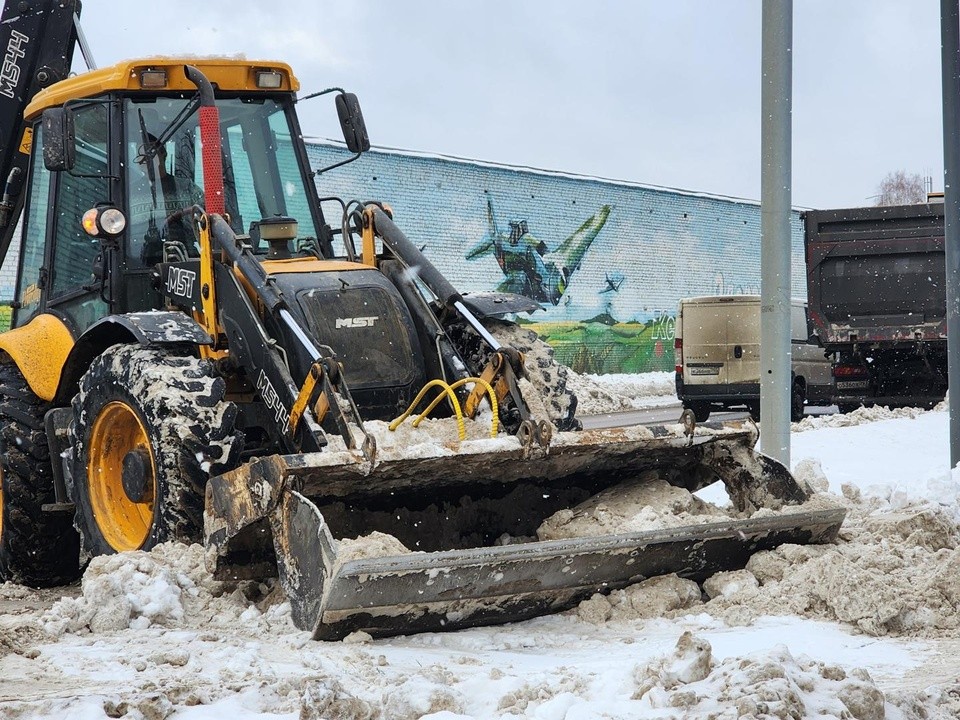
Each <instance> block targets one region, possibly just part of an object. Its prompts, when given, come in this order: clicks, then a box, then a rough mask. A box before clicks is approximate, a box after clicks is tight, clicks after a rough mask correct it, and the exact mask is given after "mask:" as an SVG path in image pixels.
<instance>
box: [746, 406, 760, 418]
mask: <svg viewBox="0 0 960 720" xmlns="http://www.w3.org/2000/svg"><path fill="white" fill-rule="evenodd" d="M747 412H749V413H750V417H751V418H753V421H754V422H760V403H758V402H751V403H747Z"/></svg>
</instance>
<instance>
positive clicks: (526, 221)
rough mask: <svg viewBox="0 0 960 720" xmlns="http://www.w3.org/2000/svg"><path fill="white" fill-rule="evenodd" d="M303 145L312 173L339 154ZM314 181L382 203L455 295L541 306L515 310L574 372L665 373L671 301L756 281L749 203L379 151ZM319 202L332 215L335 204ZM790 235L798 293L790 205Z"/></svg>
mask: <svg viewBox="0 0 960 720" xmlns="http://www.w3.org/2000/svg"><path fill="white" fill-rule="evenodd" d="M308 151H309V156H310V159H311V163H312V164H313V166H314V167H318V168H319V167H324V166H327V165H330V164H332V163H334V162H337V161H339V160H342V159H344V158H345V156H346V155H345V152H344V150H343V149H342V148H341V147H338V146H334V145H327V144H311V145H310V146H309V147H308ZM558 164H562V158H559V159H558ZM317 188H318V191H319V194H320V197H328V196H331V195H338V196H340V197H344V198H363V199H375V200H382V201H384V202H387V203H389V204H390V205H391V207H392V208H393V211H394V221H395V222H396V223H397V225H398V226H399V227H400V228H401V229H402V230H403V231H404V233H406V235H407V236H408V237H409V238H410V239H411V240H412V241H413V242H415V243H416V244H417V245H418V246H420V247H424V248H425V252H426V254H427V256H428V257H429V258H430V260H431V262H433V263H434V264H435V265H436V266H437V268H438V269H439V270H440V271H441V272H442V273H444V274H445V275H446V276H447V277H448V278H449V279H450V281H451V282H452V283H453V284H454V285H455V286H456V287H457V288H458V289H459V290H460V291H461V292H464V293H470V292H480V291H489V290H501V291H509V292H517V293H521V294H524V295H526V296H528V297H530V298H533V299H534V300H536V301H537V302H538V303H539V304H540V307H541V309H540V310H537V311H536V312H534V313H533V314H531V315H521V316H519V317H517V318H515V319H516V320H517V321H518V322H520V323H524V324H526V325H527V326H528V327H529V328H530V329H532V330H534V331H536V332H537V333H538V334H539V335H540V336H541V337H543V338H544V339H545V340H546V341H547V342H549V343H550V344H551V345H552V346H553V347H554V349H555V352H556V355H557V358H558V359H559V360H560V361H561V362H563V363H565V364H567V365H570V366H571V367H573V369H574V370H577V371H578V372H587V373H621V372H624V373H637V372H648V371H651V370H664V371H670V370H673V367H674V358H673V335H674V329H675V325H676V313H677V305H678V303H679V300H680V298H682V297H689V296H691V295H714V294H728V293H732V292H751V291H756V289H757V288H759V285H760V206H759V203H757V202H754V201H749V200H739V199H735V198H725V197H717V196H711V195H705V194H702V193H694V192H684V191H680V190H671V189H667V188H658V187H651V186H644V185H639V184H635V183H626V182H613V181H609V180H600V179H596V178H586V177H579V176H572V175H567V174H562V173H556V172H546V171H534V170H526V169H517V168H511V167H502V166H496V165H492V164H489V163H480V162H467V161H462V160H452V159H449V158H440V157H432V156H425V155H416V154H405V153H399V152H380V151H373V152H370V153H367V154H364V155H363V156H362V157H361V158H360V159H359V160H357V161H356V162H354V163H351V164H349V165H345V166H343V167H340V168H337V169H335V170H333V171H330V172H328V173H324V174H322V175H321V176H319V178H318V181H317ZM325 211H326V212H328V213H330V214H331V216H330V217H329V218H328V219H329V220H330V221H332V222H333V223H334V224H338V223H339V215H338V214H336V213H339V212H340V209H339V208H338V207H337V206H336V205H332V206H331V207H330V208H325ZM791 241H792V248H791V262H792V268H793V271H792V288H791V290H792V294H793V295H794V296H796V297H804V295H805V292H806V287H805V276H804V265H803V229H802V224H801V222H800V215H799V212H794V213H793V214H792V217H791Z"/></svg>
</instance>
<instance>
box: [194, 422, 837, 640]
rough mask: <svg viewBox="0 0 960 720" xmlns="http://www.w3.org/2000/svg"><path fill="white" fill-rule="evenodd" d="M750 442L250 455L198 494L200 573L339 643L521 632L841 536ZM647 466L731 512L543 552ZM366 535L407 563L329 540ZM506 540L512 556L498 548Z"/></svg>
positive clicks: (715, 434)
mask: <svg viewBox="0 0 960 720" xmlns="http://www.w3.org/2000/svg"><path fill="white" fill-rule="evenodd" d="M756 438H757V435H756V428H755V427H754V426H752V425H750V426H748V427H741V428H721V427H715V428H703V427H702V426H701V427H700V428H698V429H697V433H696V434H695V435H694V436H692V437H686V436H684V434H683V432H682V428H681V427H680V426H661V427H656V428H646V427H639V426H638V427H636V428H618V429H610V430H593V431H584V432H578V433H560V434H559V435H558V436H557V437H555V438H554V442H553V444H552V445H551V446H550V447H549V448H546V449H544V448H536V449H531V448H530V447H526V448H522V447H519V443H516V445H517V446H516V447H504V446H503V442H502V441H501V440H496V441H491V442H494V443H498V445H497V446H496V448H495V449H491V448H490V446H489V444H488V445H487V446H486V449H484V445H483V443H482V442H481V443H478V444H477V445H476V447H473V446H470V447H464V446H465V445H468V444H467V443H462V444H461V445H460V447H458V448H457V449H458V450H459V452H456V453H452V452H447V453H443V452H441V451H437V452H436V453H435V454H433V455H430V454H429V453H426V452H420V453H414V455H416V456H417V457H410V456H409V453H408V454H402V455H401V454H398V455H397V456H396V457H390V456H389V453H383V454H382V455H381V457H380V458H378V461H377V462H376V463H375V464H371V463H368V462H365V461H363V460H362V458H361V457H360V456H359V454H358V453H313V454H309V455H287V456H279V455H275V456H271V457H267V458H261V459H259V460H255V461H253V462H252V463H249V464H247V465H245V466H243V467H241V468H238V469H237V470H234V471H231V472H229V473H226V474H224V475H220V476H218V477H215V478H212V479H211V480H210V482H209V483H208V486H207V496H206V511H205V515H204V518H205V535H206V543H207V547H208V561H209V563H210V565H211V566H212V569H213V571H214V573H215V575H216V577H218V578H221V579H227V578H244V577H263V576H267V575H270V574H271V573H274V574H278V575H279V578H280V581H281V583H282V585H283V587H284V590H285V591H286V593H287V596H288V598H289V600H290V603H291V609H292V615H293V620H294V622H295V623H296V625H297V626H298V627H300V628H301V629H304V630H309V631H310V632H312V634H313V637H314V638H316V639H321V640H335V639H340V638H343V637H345V636H346V635H348V634H349V633H351V632H354V631H358V630H362V631H365V632H367V633H369V634H370V635H372V636H385V635H395V634H407V633H413V632H423V631H435V630H452V629H456V628H462V627H470V626H476V625H489V624H497V623H503V622H511V621H515V620H522V619H526V618H530V617H534V616H536V615H542V614H545V613H551V612H556V611H558V610H562V609H566V608H569V607H572V606H574V605H576V604H577V603H578V602H580V601H581V600H584V599H586V598H588V597H590V595H592V594H593V593H595V592H608V591H610V590H614V589H618V588H622V587H625V586H627V585H630V584H633V583H636V582H640V581H642V580H644V579H646V578H649V577H652V576H656V575H663V574H669V573H677V574H678V575H680V576H682V577H687V578H691V579H693V580H697V581H702V580H704V579H706V578H707V577H709V576H710V575H712V574H714V573H716V572H719V571H722V570H733V569H739V568H742V567H743V566H744V565H745V564H746V562H747V560H748V559H749V558H750V556H751V555H752V554H753V553H754V552H757V551H759V550H764V549H772V548H774V547H776V546H778V545H781V544H784V543H795V544H809V543H826V542H832V541H833V540H835V539H836V536H837V533H838V531H839V529H840V525H841V523H842V521H843V517H844V514H845V512H844V510H843V509H842V508H839V507H836V506H832V505H830V504H828V503H826V502H825V501H824V500H823V499H822V498H816V499H815V501H811V500H810V498H811V493H810V491H809V489H808V488H805V487H801V486H800V485H799V484H798V483H797V482H796V481H795V480H794V478H793V477H792V475H791V474H790V473H789V471H788V470H787V469H786V468H784V467H783V466H782V465H781V464H779V463H777V462H776V461H774V460H771V459H770V458H767V457H765V456H763V455H761V454H759V453H756V452H754V451H753V449H752V448H753V444H754V443H755V441H756ZM384 455H386V456H384ZM335 456H341V457H335ZM651 471H654V472H655V474H656V476H657V477H661V478H664V479H665V480H666V481H667V482H669V484H670V485H672V486H674V487H682V488H684V489H686V490H688V491H690V492H693V491H695V490H698V489H700V488H702V487H704V486H706V485H709V484H710V483H712V482H715V481H717V480H722V481H723V483H724V485H725V486H726V488H727V491H728V494H729V495H730V499H731V501H732V504H733V506H734V507H735V508H736V512H735V516H734V517H729V518H723V519H721V520H712V521H708V522H703V521H698V522H694V523H692V524H686V525H681V526H679V527H668V528H656V529H649V530H646V529H644V530H640V531H633V532H615V533H606V534H597V535H594V536H588V537H570V538H563V539H552V540H537V538H536V528H537V526H538V525H539V524H540V522H541V521H542V520H543V519H544V518H546V517H547V516H550V515H551V514H553V513H555V512H557V511H558V510H571V509H572V510H573V514H576V512H577V510H576V508H577V506H578V504H580V503H582V502H584V501H585V500H587V499H589V498H591V497H595V496H596V495H597V493H603V492H604V491H609V490H610V489H611V488H615V487H617V486H620V485H621V484H623V483H631V482H638V478H639V479H640V480H639V482H641V483H643V482H645V480H643V478H646V477H651ZM808 501H809V502H808ZM761 509H764V512H757V511H758V510H761ZM373 530H378V531H380V532H384V533H388V534H390V535H392V536H394V537H396V538H399V539H400V541H402V542H403V543H404V544H405V545H406V546H407V547H408V548H411V549H412V550H413V551H411V552H399V553H397V552H394V553H392V554H389V555H386V556H379V557H362V556H361V557H359V558H357V557H355V556H351V555H350V553H348V552H343V546H341V544H340V543H339V542H338V540H337V538H350V537H355V536H357V535H364V534H367V533H370V532H371V531H373ZM503 533H505V534H506V535H508V536H510V542H512V543H513V544H506V545H504V544H499V545H498V544H497V542H498V538H499V539H500V540H502V535H503ZM517 540H520V541H519V542H517ZM271 541H272V542H271Z"/></svg>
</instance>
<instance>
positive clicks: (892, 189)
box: [876, 170, 927, 205]
mask: <svg viewBox="0 0 960 720" xmlns="http://www.w3.org/2000/svg"><path fill="white" fill-rule="evenodd" d="M876 198H877V205H909V204H911V203H920V202H925V201H926V199H927V189H926V183H925V182H924V180H923V176H922V175H917V174H913V175H908V174H907V173H905V172H904V171H903V170H897V171H896V172H892V173H889V174H888V175H887V176H886V177H885V178H884V179H883V180H881V181H880V185H879V186H878V187H877V195H876Z"/></svg>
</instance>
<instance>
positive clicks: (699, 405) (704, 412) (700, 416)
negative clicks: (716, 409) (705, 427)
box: [687, 402, 710, 422]
mask: <svg viewBox="0 0 960 720" xmlns="http://www.w3.org/2000/svg"><path fill="white" fill-rule="evenodd" d="M687 407H688V408H690V410H691V411H693V416H694V417H695V418H696V419H697V422H706V421H707V420H709V419H710V405H709V404H708V403H704V402H692V403H690V404H689V405H687Z"/></svg>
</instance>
